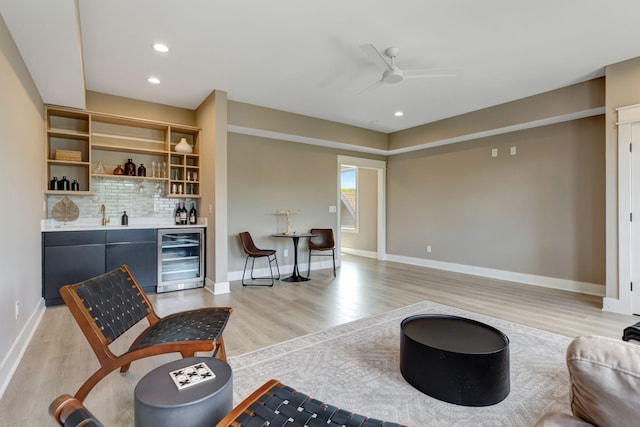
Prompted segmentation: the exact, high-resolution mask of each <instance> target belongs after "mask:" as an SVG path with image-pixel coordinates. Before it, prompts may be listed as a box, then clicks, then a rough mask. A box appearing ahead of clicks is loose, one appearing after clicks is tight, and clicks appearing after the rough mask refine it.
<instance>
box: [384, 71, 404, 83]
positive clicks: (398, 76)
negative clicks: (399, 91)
mask: <svg viewBox="0 0 640 427" xmlns="http://www.w3.org/2000/svg"><path fill="white" fill-rule="evenodd" d="M402 79H404V76H403V75H402V71H400V70H399V69H397V68H395V69H393V70H387V71H385V72H384V73H382V81H384V82H385V83H391V84H393V83H400V82H401V81H402Z"/></svg>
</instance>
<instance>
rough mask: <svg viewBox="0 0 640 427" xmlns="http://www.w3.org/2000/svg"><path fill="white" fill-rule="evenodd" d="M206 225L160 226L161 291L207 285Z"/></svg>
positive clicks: (159, 272)
mask: <svg viewBox="0 0 640 427" xmlns="http://www.w3.org/2000/svg"><path fill="white" fill-rule="evenodd" d="M204 246H205V244H204V228H188V229H185V230H179V229H175V228H172V229H160V230H158V288H157V292H158V293H160V292H169V291H178V290H181V289H191V288H199V287H202V286H204Z"/></svg>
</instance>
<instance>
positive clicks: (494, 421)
mask: <svg viewBox="0 0 640 427" xmlns="http://www.w3.org/2000/svg"><path fill="white" fill-rule="evenodd" d="M420 313H442V314H452V315H457V316H463V317H467V318H470V319H475V320H478V321H480V322H483V323H486V324H488V325H491V326H493V327H495V328H497V329H499V330H501V331H502V332H504V333H505V334H506V335H507V336H508V337H509V340H510V349H509V350H510V363H511V392H510V394H509V396H507V398H506V399H505V400H503V401H502V402H500V403H498V404H496V405H492V406H487V407H479V408H477V407H466V406H458V405H453V404H450V403H445V402H441V401H439V400H437V399H434V398H431V397H429V396H427V395H425V394H423V393H421V392H420V391H418V390H416V389H414V388H413V387H412V386H411V385H409V384H408V383H407V382H406V381H405V380H404V378H403V377H402V375H401V374H400V369H399V347H400V322H401V321H402V319H404V318H405V317H408V316H411V315H414V314H420ZM570 341H571V338H568V337H565V336H561V335H557V334H552V333H549V332H545V331H542V330H539V329H534V328H529V327H527V326H523V325H519V324H516V323H510V322H507V321H504V320H499V319H494V318H492V317H488V316H483V315H480V314H476V313H472V312H468V311H465V310H460V309H456V308H453V307H448V306H445V305H441V304H436V303H432V302H421V303H417V304H413V305H410V306H407V307H404V308H401V309H398V310H393V311H390V312H388V313H384V314H381V315H377V316H372V317H368V318H365V319H360V320H356V321H354V322H351V323H347V324H344V325H340V326H337V327H334V328H331V329H328V330H325V331H322V332H318V333H314V334H310V335H306V336H303V337H300V338H296V339H293V340H290V341H286V342H283V343H280V344H276V345H273V346H270V347H266V348H262V349H260V350H257V351H254V352H250V353H246V354H243V355H240V356H235V357H230V358H229V363H230V365H231V366H232V367H233V371H234V379H233V382H234V404H237V403H239V402H240V401H241V400H242V399H244V398H245V397H246V396H248V395H249V394H250V393H251V392H252V391H253V390H255V389H256V388H257V387H258V386H260V385H262V384H263V383H264V382H266V381H267V380H269V379H271V378H275V379H277V380H279V381H281V382H282V383H284V384H286V385H289V386H291V387H293V388H295V389H296V390H299V391H301V392H303V393H306V394H309V395H311V396H312V397H315V398H317V399H319V400H322V401H325V402H327V403H330V404H333V405H335V406H338V407H340V408H343V409H345V410H349V411H352V412H356V413H360V414H363V415H366V416H369V417H375V418H380V419H384V420H386V421H395V422H398V423H401V424H405V425H407V426H410V427H430V426H443V427H444V426H446V427H452V426H491V427H497V426H505V427H507V426H508V427H517V426H527V427H528V426H532V425H533V424H535V422H536V421H537V420H538V419H539V418H540V417H541V416H542V415H543V414H544V413H545V412H547V411H551V410H558V411H564V412H569V378H568V373H567V370H566V368H565V361H564V357H565V351H566V348H567V345H568V344H569V342H570Z"/></svg>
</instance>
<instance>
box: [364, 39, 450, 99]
mask: <svg viewBox="0 0 640 427" xmlns="http://www.w3.org/2000/svg"><path fill="white" fill-rule="evenodd" d="M360 48H361V49H362V50H363V51H364V53H365V54H366V55H367V56H368V57H369V58H371V59H372V60H373V61H374V62H375V63H376V64H378V66H379V67H381V68H383V69H384V72H383V73H382V78H381V79H380V80H378V81H377V82H375V83H373V84H372V85H371V86H368V87H366V88H364V89H363V90H362V91H360V92H359V94H360V93H362V92H366V91H368V90H371V89H374V88H376V87H378V86H380V85H382V84H395V83H400V82H401V81H403V80H404V79H405V78H407V79H410V78H425V77H454V76H455V75H456V74H455V73H454V70H453V69H450V68H422V69H413V70H401V69H400V68H398V66H397V65H396V57H397V56H398V53H399V52H400V49H399V48H397V47H389V48H387V49H385V51H384V55H383V54H382V53H381V52H380V51H379V50H378V49H376V47H375V46H374V45H372V44H365V45H362V46H360ZM385 57H386V58H385ZM387 58H388V59H387Z"/></svg>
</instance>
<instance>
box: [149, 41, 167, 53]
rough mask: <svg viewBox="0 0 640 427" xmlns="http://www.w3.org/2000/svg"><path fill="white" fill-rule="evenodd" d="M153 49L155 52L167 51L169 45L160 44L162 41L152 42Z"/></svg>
mask: <svg viewBox="0 0 640 427" xmlns="http://www.w3.org/2000/svg"><path fill="white" fill-rule="evenodd" d="M153 49H154V50H155V51H156V52H162V53H165V52H169V47H168V46H167V45H166V44H162V43H156V44H154V45H153Z"/></svg>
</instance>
